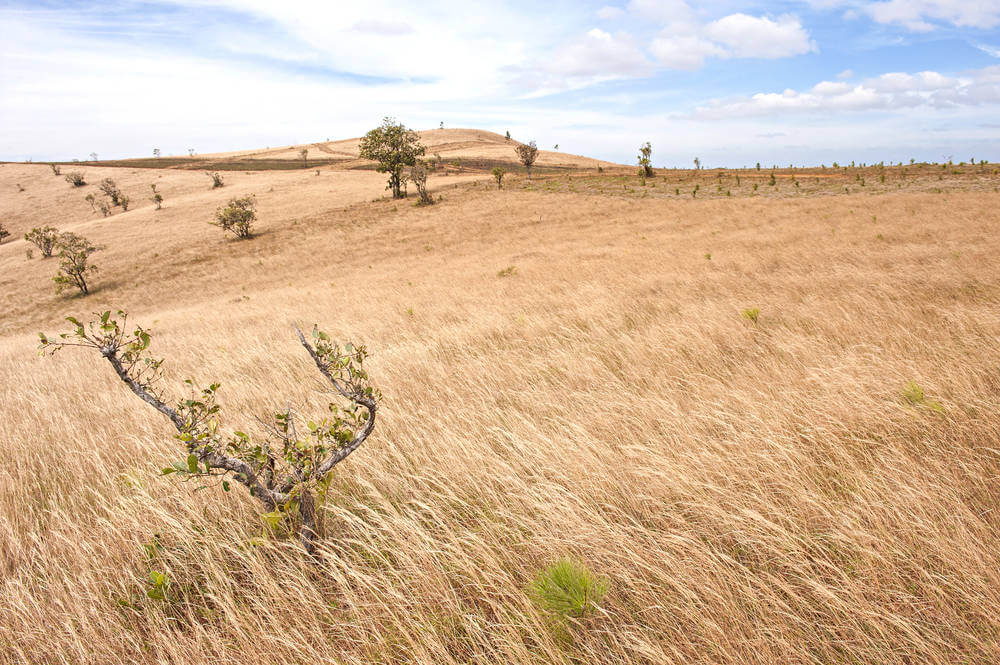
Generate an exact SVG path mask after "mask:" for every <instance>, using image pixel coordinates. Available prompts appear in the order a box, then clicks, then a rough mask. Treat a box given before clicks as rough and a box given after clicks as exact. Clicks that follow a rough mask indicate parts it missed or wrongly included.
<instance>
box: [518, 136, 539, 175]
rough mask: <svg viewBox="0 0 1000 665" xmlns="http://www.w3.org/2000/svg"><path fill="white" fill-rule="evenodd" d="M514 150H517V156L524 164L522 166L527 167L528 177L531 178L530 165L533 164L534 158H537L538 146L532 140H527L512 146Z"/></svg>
mask: <svg viewBox="0 0 1000 665" xmlns="http://www.w3.org/2000/svg"><path fill="white" fill-rule="evenodd" d="M514 150H515V151H516V152H517V158H518V159H519V160H520V161H521V164H523V165H524V168H526V169H528V179H529V180H530V179H531V167H532V166H533V165H534V163H535V160H536V159H538V146H537V145H535V142H534V141H528V142H527V143H518V144H517V145H516V146H514Z"/></svg>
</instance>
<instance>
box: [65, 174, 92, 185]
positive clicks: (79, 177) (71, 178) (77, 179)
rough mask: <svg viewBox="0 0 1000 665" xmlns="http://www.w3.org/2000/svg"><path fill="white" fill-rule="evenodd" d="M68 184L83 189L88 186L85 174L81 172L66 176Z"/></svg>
mask: <svg viewBox="0 0 1000 665" xmlns="http://www.w3.org/2000/svg"><path fill="white" fill-rule="evenodd" d="M66 182H68V183H69V184H71V185H73V186H74V187H83V186H84V185H86V184H87V181H86V180H84V179H83V173H81V172H80V171H70V172H69V173H67V174H66Z"/></svg>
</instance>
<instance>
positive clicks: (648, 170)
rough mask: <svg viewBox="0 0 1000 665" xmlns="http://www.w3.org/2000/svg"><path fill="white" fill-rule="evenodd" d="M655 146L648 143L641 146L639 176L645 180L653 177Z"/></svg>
mask: <svg viewBox="0 0 1000 665" xmlns="http://www.w3.org/2000/svg"><path fill="white" fill-rule="evenodd" d="M652 157H653V146H651V145H650V144H649V141H646V142H645V143H643V144H642V145H641V146H639V174H640V175H642V176H643V177H644V178H648V177H649V176H651V175H653V159H652Z"/></svg>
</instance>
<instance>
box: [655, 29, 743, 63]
mask: <svg viewBox="0 0 1000 665" xmlns="http://www.w3.org/2000/svg"><path fill="white" fill-rule="evenodd" d="M649 49H650V51H652V53H653V55H654V56H655V57H656V61H657V63H658V64H660V65H661V66H663V67H666V68H668V69H682V70H688V71H691V70H695V69H699V68H701V66H702V65H704V64H705V58H707V57H709V56H715V57H720V58H722V57H726V56H727V55H728V53H727V52H726V50H725V49H723V48H722V47H721V46H719V45H717V44H713V43H712V42H710V41H708V40H707V39H702V38H701V37H693V36H684V35H681V36H674V35H670V34H665V35H663V36H661V37H657V38H656V39H654V40H653V43H652V44H651V45H650V47H649Z"/></svg>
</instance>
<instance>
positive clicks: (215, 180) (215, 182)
mask: <svg viewBox="0 0 1000 665" xmlns="http://www.w3.org/2000/svg"><path fill="white" fill-rule="evenodd" d="M205 175H207V176H208V177H209V178H211V179H212V189H218V188H219V187H223V186H224V183H223V182H222V176H221V175H219V172H218V171H205Z"/></svg>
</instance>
